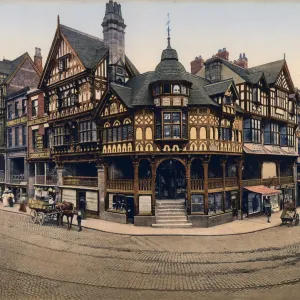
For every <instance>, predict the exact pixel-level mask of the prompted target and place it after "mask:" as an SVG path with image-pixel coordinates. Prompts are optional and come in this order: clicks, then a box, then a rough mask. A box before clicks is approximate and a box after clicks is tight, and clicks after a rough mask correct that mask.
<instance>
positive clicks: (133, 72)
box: [125, 55, 140, 76]
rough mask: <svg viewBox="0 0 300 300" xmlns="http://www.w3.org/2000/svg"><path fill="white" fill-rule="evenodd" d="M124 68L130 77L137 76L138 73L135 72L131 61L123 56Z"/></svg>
mask: <svg viewBox="0 0 300 300" xmlns="http://www.w3.org/2000/svg"><path fill="white" fill-rule="evenodd" d="M125 66H126V67H127V68H128V69H129V72H130V73H131V75H132V76H137V75H139V74H140V72H139V71H138V70H137V68H136V67H135V65H134V64H133V63H132V62H131V60H130V59H129V58H128V57H127V56H126V55H125Z"/></svg>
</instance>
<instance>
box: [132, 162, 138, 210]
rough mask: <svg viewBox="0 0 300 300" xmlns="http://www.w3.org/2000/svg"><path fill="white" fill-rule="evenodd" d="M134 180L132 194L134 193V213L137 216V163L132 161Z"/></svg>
mask: <svg viewBox="0 0 300 300" xmlns="http://www.w3.org/2000/svg"><path fill="white" fill-rule="evenodd" d="M133 168H134V179H133V192H134V211H135V215H138V214H139V195H138V192H139V161H138V160H134V161H133Z"/></svg>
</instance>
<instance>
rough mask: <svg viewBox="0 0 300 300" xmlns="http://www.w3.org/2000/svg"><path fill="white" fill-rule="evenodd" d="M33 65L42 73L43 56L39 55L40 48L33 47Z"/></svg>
mask: <svg viewBox="0 0 300 300" xmlns="http://www.w3.org/2000/svg"><path fill="white" fill-rule="evenodd" d="M33 62H34V64H35V66H36V67H37V68H38V70H39V71H40V72H41V73H42V72H43V57H42V55H41V48H37V47H35V55H34V60H33Z"/></svg>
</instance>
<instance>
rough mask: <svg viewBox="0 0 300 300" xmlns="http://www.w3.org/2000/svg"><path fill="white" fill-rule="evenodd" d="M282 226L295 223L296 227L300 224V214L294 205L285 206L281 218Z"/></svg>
mask: <svg viewBox="0 0 300 300" xmlns="http://www.w3.org/2000/svg"><path fill="white" fill-rule="evenodd" d="M280 219H281V222H282V224H286V223H290V225H291V224H292V223H293V221H295V226H296V225H298V224H299V214H298V213H297V210H296V208H295V207H294V206H293V205H285V208H284V210H283V211H282V214H281V216H280Z"/></svg>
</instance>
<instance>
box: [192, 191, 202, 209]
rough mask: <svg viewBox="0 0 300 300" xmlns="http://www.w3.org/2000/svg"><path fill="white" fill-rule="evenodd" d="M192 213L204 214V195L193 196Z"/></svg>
mask: <svg viewBox="0 0 300 300" xmlns="http://www.w3.org/2000/svg"><path fill="white" fill-rule="evenodd" d="M192 212H195V213H196V212H202V213H204V195H192Z"/></svg>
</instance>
